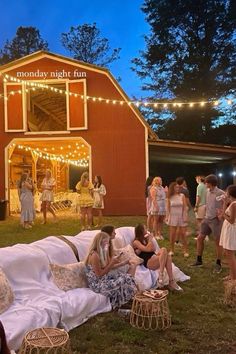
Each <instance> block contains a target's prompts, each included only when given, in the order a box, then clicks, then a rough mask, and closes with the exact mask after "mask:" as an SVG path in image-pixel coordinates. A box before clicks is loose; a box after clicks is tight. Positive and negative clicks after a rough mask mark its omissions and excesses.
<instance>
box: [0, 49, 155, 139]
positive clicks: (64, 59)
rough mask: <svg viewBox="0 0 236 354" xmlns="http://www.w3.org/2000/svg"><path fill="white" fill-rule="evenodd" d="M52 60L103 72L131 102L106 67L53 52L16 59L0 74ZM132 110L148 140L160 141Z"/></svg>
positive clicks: (136, 109) (138, 113)
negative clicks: (37, 62)
mask: <svg viewBox="0 0 236 354" xmlns="http://www.w3.org/2000/svg"><path fill="white" fill-rule="evenodd" d="M45 57H47V58H51V59H55V60H58V61H62V62H67V63H69V64H73V65H76V66H79V67H81V68H85V69H86V70H91V71H97V72H101V73H103V74H105V75H107V76H108V77H109V79H110V80H111V81H112V83H113V84H114V86H115V87H116V88H117V89H118V91H119V92H120V94H121V95H122V96H123V98H124V100H125V101H127V102H128V101H130V99H129V97H128V95H127V94H126V93H125V91H124V90H123V89H122V87H121V86H120V84H119V83H118V81H117V80H116V79H115V78H114V76H113V75H112V74H111V72H110V71H109V70H108V69H107V68H104V67H101V66H97V65H94V64H89V63H85V62H83V61H80V60H76V59H73V58H69V57H66V56H64V55H60V54H55V53H52V52H48V51H44V50H40V51H37V52H34V53H32V54H29V55H26V56H24V57H22V58H19V59H16V60H14V61H11V62H10V63H7V64H4V65H1V66H0V72H2V73H6V72H8V71H10V70H12V69H14V68H16V67H20V66H22V65H25V64H27V63H28V62H33V61H36V60H39V59H41V58H45ZM130 107H131V109H132V110H133V111H134V113H135V115H136V116H137V117H138V118H139V120H140V121H141V122H142V124H143V125H144V126H145V127H146V128H147V131H148V139H149V140H151V141H157V140H158V136H157V135H156V133H155V132H154V131H153V130H152V128H151V127H150V126H149V124H148V123H147V121H146V120H145V118H144V117H143V115H142V114H141V113H140V111H139V109H138V108H137V107H135V106H134V105H132V106H130Z"/></svg>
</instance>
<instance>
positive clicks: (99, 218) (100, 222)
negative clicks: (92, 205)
mask: <svg viewBox="0 0 236 354" xmlns="http://www.w3.org/2000/svg"><path fill="white" fill-rule="evenodd" d="M101 225H102V209H98V226H101Z"/></svg>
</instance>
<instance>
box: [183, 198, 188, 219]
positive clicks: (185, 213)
mask: <svg viewBox="0 0 236 354" xmlns="http://www.w3.org/2000/svg"><path fill="white" fill-rule="evenodd" d="M187 203H188V201H187V198H186V197H185V195H183V219H184V221H187V205H188V204H187Z"/></svg>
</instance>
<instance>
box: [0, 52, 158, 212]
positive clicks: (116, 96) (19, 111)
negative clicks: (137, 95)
mask: <svg viewBox="0 0 236 354" xmlns="http://www.w3.org/2000/svg"><path fill="white" fill-rule="evenodd" d="M0 72H1V76H0V85H1V90H0V91H1V98H2V99H0V178H1V184H0V198H1V199H7V200H10V190H11V189H16V183H17V180H19V177H20V174H21V173H22V172H23V170H24V169H29V170H30V171H31V173H32V177H33V179H34V181H35V182H36V183H37V185H38V187H40V184H41V180H42V178H43V175H44V173H45V169H46V168H48V167H49V168H51V169H52V171H53V175H54V177H56V179H57V192H62V191H65V190H68V189H71V188H73V186H74V184H75V183H76V182H77V181H78V180H79V176H80V174H81V173H82V172H83V171H84V170H88V171H89V174H90V177H91V179H93V177H94V176H95V175H101V176H102V179H103V181H104V184H105V185H106V188H107V196H106V207H105V212H106V214H109V215H140V214H144V213H145V200H144V185H145V180H146V177H147V176H148V174H149V156H148V139H149V138H152V140H156V136H155V134H154V133H153V132H152V130H151V129H150V127H149V126H148V124H147V123H146V122H145V120H144V118H143V117H142V115H141V114H140V112H139V111H138V110H137V109H136V108H135V106H134V105H133V104H130V103H129V99H128V97H127V96H126V94H125V92H124V91H123V90H122V88H121V87H120V85H119V84H118V82H117V81H116V80H115V79H114V77H113V76H112V75H111V73H110V72H109V71H108V70H107V69H104V68H101V67H97V66H94V65H90V64H87V63H83V62H79V61H77V60H73V59H71V58H67V57H64V56H61V55H55V54H52V53H48V52H44V51H40V52H36V53H33V54H31V55H28V56H26V57H24V58H21V59H18V60H16V61H14V62H11V63H9V64H6V65H3V66H1V67H0Z"/></svg>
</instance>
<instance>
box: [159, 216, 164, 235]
mask: <svg viewBox="0 0 236 354" xmlns="http://www.w3.org/2000/svg"><path fill="white" fill-rule="evenodd" d="M163 221H164V216H163V215H158V216H157V233H158V236H162V228H163Z"/></svg>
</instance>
